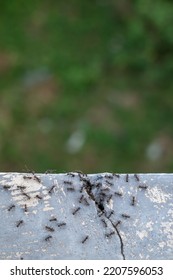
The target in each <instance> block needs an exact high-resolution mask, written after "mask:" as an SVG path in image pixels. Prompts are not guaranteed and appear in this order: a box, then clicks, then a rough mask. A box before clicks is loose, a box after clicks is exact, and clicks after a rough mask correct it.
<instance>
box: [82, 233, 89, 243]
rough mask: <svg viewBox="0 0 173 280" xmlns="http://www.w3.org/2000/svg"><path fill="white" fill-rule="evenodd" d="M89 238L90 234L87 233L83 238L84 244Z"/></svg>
mask: <svg viewBox="0 0 173 280" xmlns="http://www.w3.org/2000/svg"><path fill="white" fill-rule="evenodd" d="M88 238H89V236H88V235H87V236H86V237H85V238H84V239H83V240H82V244H84V243H85V242H86V241H87V239H88Z"/></svg>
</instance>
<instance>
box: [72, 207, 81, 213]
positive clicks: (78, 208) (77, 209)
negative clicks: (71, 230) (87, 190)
mask: <svg viewBox="0 0 173 280" xmlns="http://www.w3.org/2000/svg"><path fill="white" fill-rule="evenodd" d="M79 210H80V207H77V208H76V209H75V210H74V211H73V212H72V214H73V215H75V214H76V213H77V212H78V211H79Z"/></svg>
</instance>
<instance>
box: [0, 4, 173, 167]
mask: <svg viewBox="0 0 173 280" xmlns="http://www.w3.org/2000/svg"><path fill="white" fill-rule="evenodd" d="M172 14H173V3H172V1H169V0H159V1H157V2H154V1H149V0H136V1H128V0H122V1H113V0H107V1H106V0H105V1H104V0H98V1H90V0H89V1H79V0H72V1H69V3H66V2H65V1H61V0H60V1H53V0H51V1H47V0H43V1H33V0H31V1H27V2H26V1H23V0H20V1H10V0H7V1H4V2H3V3H2V4H1V11H0V15H1V25H0V37H1V47H0V74H1V77H2V78H1V79H0V89H1V93H0V98H1V100H0V101H1V102H0V111H1V121H0V131H1V139H0V144H1V150H0V152H1V159H0V162H1V166H2V168H4V169H5V170H14V169H15V170H21V169H22V168H23V166H24V165H25V164H27V165H29V166H30V165H31V168H32V169H33V168H35V169H36V170H38V171H44V169H45V168H46V166H47V169H49V168H52V169H54V168H56V169H57V171H58V170H64V171H65V170H66V169H71V170H72V169H79V168H81V169H83V170H84V171H86V172H95V171H96V170H99V171H105V170H106V169H109V170H112V171H114V170H115V169H116V170H118V171H119V172H121V171H124V172H126V171H127V172H128V171H129V172H130V171H131V172H133V171H134V170H135V172H137V171H162V170H165V171H167V170H170V168H171V166H172V154H171V153H169V152H168V150H172V145H173V143H172V140H171V137H172V119H173V113H172V103H173V97H172V90H173V80H172V72H173V53H172V50H173V17H172ZM75 130H81V131H83V132H84V134H85V142H84V146H83V147H82V148H81V150H79V151H78V152H77V153H76V154H73V153H72V154H69V152H68V151H67V149H66V143H67V142H68V139H69V137H70V136H71V134H72V133H73V132H74V131H75ZM160 139H161V140H160ZM163 139H168V140H163ZM155 140H158V141H161V144H162V145H163V147H162V148H163V151H165V150H166V157H164V156H163V158H162V157H161V158H160V159H159V161H158V162H159V163H157V164H156V163H155V162H150V161H149V159H147V158H146V149H147V147H148V145H149V144H150V142H153V141H155ZM167 142H168V143H169V145H167ZM165 143H166V144H165ZM69 161H70V162H71V163H70V162H69ZM139 163H140V164H139ZM49 165H51V166H49Z"/></svg>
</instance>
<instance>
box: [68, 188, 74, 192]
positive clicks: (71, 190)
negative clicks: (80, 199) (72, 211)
mask: <svg viewBox="0 0 173 280" xmlns="http://www.w3.org/2000/svg"><path fill="white" fill-rule="evenodd" d="M67 191H70V192H74V191H75V189H74V188H73V187H71V188H70V187H68V188H67Z"/></svg>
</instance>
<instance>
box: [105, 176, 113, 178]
mask: <svg viewBox="0 0 173 280" xmlns="http://www.w3.org/2000/svg"><path fill="white" fill-rule="evenodd" d="M105 178H106V179H113V176H112V175H105Z"/></svg>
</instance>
